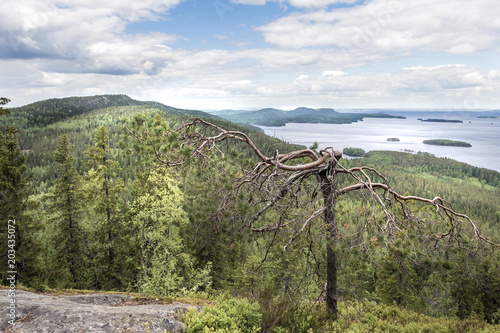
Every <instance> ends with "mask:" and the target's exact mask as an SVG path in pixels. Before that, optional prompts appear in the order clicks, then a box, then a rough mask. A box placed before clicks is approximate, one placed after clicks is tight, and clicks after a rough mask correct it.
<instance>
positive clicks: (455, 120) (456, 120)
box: [418, 118, 463, 123]
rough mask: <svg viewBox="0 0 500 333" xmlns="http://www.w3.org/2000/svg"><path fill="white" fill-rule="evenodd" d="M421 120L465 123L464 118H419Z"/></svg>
mask: <svg viewBox="0 0 500 333" xmlns="http://www.w3.org/2000/svg"><path fill="white" fill-rule="evenodd" d="M418 120H420V121H428V122H433V123H463V120H458V119H433V118H431V119H422V118H418Z"/></svg>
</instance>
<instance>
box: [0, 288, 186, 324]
mask: <svg viewBox="0 0 500 333" xmlns="http://www.w3.org/2000/svg"><path fill="white" fill-rule="evenodd" d="M8 292H9V291H8V290H0V332H23V333H28V332H37V333H45V332H68V333H70V332H71V333H77V332H85V333H94V332H95V333H98V332H99V333H100V332H103V333H104V332H105V333H125V332H126V333H133V332H137V333H139V332H141V333H142V332H146V326H149V332H151V333H156V332H161V333H164V332H165V331H166V332H169V333H174V332H182V329H183V324H182V322H180V321H179V319H178V317H179V314H180V313H182V312H184V311H186V309H188V308H193V307H195V306H193V305H187V304H179V303H172V304H167V305H164V304H142V305H136V304H137V302H134V301H133V297H132V296H126V295H119V294H90V295H89V294H85V295H77V296H58V295H46V294H37V293H32V292H26V291H20V290H16V292H15V296H14V297H9V296H8ZM13 299H14V300H15V303H13V302H12V300H13ZM12 304H15V311H13V307H12ZM9 306H10V308H9ZM12 312H15V313H14V315H13V316H12ZM11 316H12V317H13V318H14V322H13V323H9V321H11V320H12V319H11Z"/></svg>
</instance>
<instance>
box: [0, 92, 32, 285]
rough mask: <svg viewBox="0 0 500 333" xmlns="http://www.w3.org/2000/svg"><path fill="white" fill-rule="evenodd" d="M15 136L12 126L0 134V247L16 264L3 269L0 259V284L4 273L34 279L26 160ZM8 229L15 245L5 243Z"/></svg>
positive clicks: (3, 100)
mask: <svg viewBox="0 0 500 333" xmlns="http://www.w3.org/2000/svg"><path fill="white" fill-rule="evenodd" d="M8 102H9V99H7V98H1V99H0V105H5V104H7V103H8ZM7 113H8V111H7V110H5V109H3V108H1V110H0V114H7ZM19 133H20V132H19V130H18V129H16V128H14V127H12V126H8V127H7V128H5V129H4V130H3V131H1V132H0V216H1V217H2V221H1V223H0V225H1V229H0V239H1V243H0V244H1V251H2V253H5V254H7V253H9V252H8V249H10V250H11V252H12V253H13V254H14V253H15V261H16V265H15V267H14V266H9V267H7V264H8V262H7V260H2V262H1V264H0V269H1V272H2V281H5V279H4V277H5V274H6V272H7V271H17V272H18V274H19V281H22V282H24V283H26V284H29V283H31V282H33V280H34V279H36V273H35V272H36V268H37V265H36V264H35V253H36V251H37V246H36V244H35V240H34V237H33V223H32V221H30V219H29V218H28V217H27V216H26V215H25V214H24V212H25V209H26V205H27V200H28V196H29V183H30V176H29V175H26V170H27V168H26V165H25V160H26V158H25V156H24V155H23V153H22V151H21V149H20V148H19V145H18V136H19ZM11 221H12V222H11ZM9 225H10V226H9ZM12 228H15V229H13V230H15V232H14V234H15V238H14V240H15V242H12V240H13V239H10V238H9V240H10V241H8V233H9V229H12ZM11 233H12V231H11ZM8 244H9V245H10V246H9V245H8Z"/></svg>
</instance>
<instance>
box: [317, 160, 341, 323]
mask: <svg viewBox="0 0 500 333" xmlns="http://www.w3.org/2000/svg"><path fill="white" fill-rule="evenodd" d="M334 167H335V164H334V163H333V162H332V163H331V164H330V168H328V169H327V170H324V171H322V172H320V173H319V174H318V177H319V180H320V184H321V192H322V194H323V200H324V205H325V223H326V225H327V229H326V230H327V234H326V240H327V243H326V265H327V267H326V295H325V301H326V311H327V312H328V314H329V315H330V316H331V319H333V320H337V312H338V311H337V253H336V252H335V250H334V248H335V247H336V242H337V225H336V223H335V199H336V198H335V191H336V187H337V183H336V178H335V177H336V175H335V168H334ZM332 172H333V174H332Z"/></svg>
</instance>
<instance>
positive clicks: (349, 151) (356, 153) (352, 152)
mask: <svg viewBox="0 0 500 333" xmlns="http://www.w3.org/2000/svg"><path fill="white" fill-rule="evenodd" d="M342 153H343V154H344V155H348V156H353V157H363V156H365V153H366V152H365V151H364V150H363V149H361V148H353V147H349V148H344V150H343V151H342Z"/></svg>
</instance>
